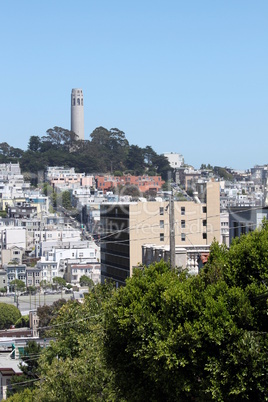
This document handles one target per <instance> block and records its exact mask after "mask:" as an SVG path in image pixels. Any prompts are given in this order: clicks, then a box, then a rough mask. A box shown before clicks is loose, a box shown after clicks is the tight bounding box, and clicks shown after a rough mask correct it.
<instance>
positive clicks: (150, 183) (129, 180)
mask: <svg viewBox="0 0 268 402" xmlns="http://www.w3.org/2000/svg"><path fill="white" fill-rule="evenodd" d="M95 180H96V187H97V189H98V190H102V191H103V192H104V193H106V192H107V191H108V190H111V189H112V188H117V187H120V186H122V187H124V186H131V187H136V188H137V189H139V191H140V192H142V193H144V192H146V191H156V192H157V191H159V190H160V189H161V187H162V186H163V184H164V183H165V181H164V180H162V178H161V176H148V175H141V176H132V175H126V176H113V175H102V176H100V175H99V176H98V175H97V176H95ZM122 193H124V190H122Z"/></svg>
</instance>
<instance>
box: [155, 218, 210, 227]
mask: <svg viewBox="0 0 268 402" xmlns="http://www.w3.org/2000/svg"><path fill="white" fill-rule="evenodd" d="M202 224H203V226H207V220H206V219H203V221H202ZM159 226H160V229H162V228H164V226H165V222H164V221H163V220H160V222H159ZM185 227H186V222H185V220H181V228H182V229H185Z"/></svg>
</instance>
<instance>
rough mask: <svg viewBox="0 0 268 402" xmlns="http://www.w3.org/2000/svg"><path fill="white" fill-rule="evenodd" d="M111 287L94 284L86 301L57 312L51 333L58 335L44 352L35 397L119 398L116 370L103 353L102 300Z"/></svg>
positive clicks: (67, 305)
mask: <svg viewBox="0 0 268 402" xmlns="http://www.w3.org/2000/svg"><path fill="white" fill-rule="evenodd" d="M111 293H112V288H111V287H110V286H108V285H107V286H100V285H99V286H95V287H94V289H93V290H92V291H91V292H90V293H89V294H88V295H86V299H85V302H84V304H80V303H78V302H74V301H70V302H68V303H66V304H65V305H64V306H63V307H62V308H61V310H60V311H59V313H58V316H57V318H56V320H55V322H54V324H55V325H56V326H55V328H54V329H53V331H52V332H51V335H52V336H55V337H56V341H52V342H51V343H50V346H49V347H48V348H47V349H46V351H45V353H44V354H43V355H42V357H41V359H40V361H39V364H40V377H41V378H44V380H42V381H40V383H39V385H38V389H37V391H36V394H37V396H36V400H38V401H40V402H42V401H46V402H50V401H51V402H53V401H55V402H56V401H63V402H64V401H73V402H75V401H120V399H118V398H117V396H116V391H117V387H116V386H115V384H114V381H113V373H112V371H111V370H108V369H107V366H106V363H105V360H104V356H103V352H102V350H103V340H104V337H105V332H104V324H103V320H104V315H103V303H105V301H106V299H107V298H109V297H110V296H111Z"/></svg>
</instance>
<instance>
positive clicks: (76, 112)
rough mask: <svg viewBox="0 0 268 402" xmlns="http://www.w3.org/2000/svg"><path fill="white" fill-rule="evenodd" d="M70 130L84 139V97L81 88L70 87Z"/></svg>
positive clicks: (80, 138)
mask: <svg viewBox="0 0 268 402" xmlns="http://www.w3.org/2000/svg"><path fill="white" fill-rule="evenodd" d="M71 131H73V132H74V133H75V134H76V135H78V137H79V138H78V139H79V140H84V139H85V137H84V98H83V91H82V89H76V88H75V89H72V95H71Z"/></svg>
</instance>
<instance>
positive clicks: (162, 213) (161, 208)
mask: <svg viewBox="0 0 268 402" xmlns="http://www.w3.org/2000/svg"><path fill="white" fill-rule="evenodd" d="M159 215H164V207H160V208H159Z"/></svg>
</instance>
